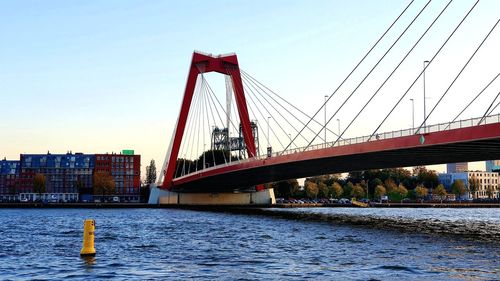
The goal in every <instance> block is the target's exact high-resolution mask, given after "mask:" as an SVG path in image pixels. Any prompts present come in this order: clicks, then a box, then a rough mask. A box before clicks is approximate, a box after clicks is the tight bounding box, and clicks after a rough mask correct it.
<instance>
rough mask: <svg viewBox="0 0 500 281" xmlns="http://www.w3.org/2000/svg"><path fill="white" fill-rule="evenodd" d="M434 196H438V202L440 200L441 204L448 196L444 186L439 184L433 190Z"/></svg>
mask: <svg viewBox="0 0 500 281" xmlns="http://www.w3.org/2000/svg"><path fill="white" fill-rule="evenodd" d="M434 194H436V195H437V196H439V198H440V200H441V203H443V197H446V195H447V194H448V193H447V192H446V189H445V188H444V185H442V184H439V185H438V186H437V187H436V188H435V189H434Z"/></svg>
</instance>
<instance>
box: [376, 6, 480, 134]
mask: <svg viewBox="0 0 500 281" xmlns="http://www.w3.org/2000/svg"><path fill="white" fill-rule="evenodd" d="M478 2H479V0H477V1H476V3H474V5H473V6H472V8H471V9H470V10H469V11H468V12H467V14H466V15H465V16H464V17H463V18H462V20H461V21H460V23H459V24H458V25H457V26H456V27H455V29H454V30H453V31H452V33H451V34H450V35H449V36H448V38H446V40H445V41H444V43H443V44H442V45H441V47H440V48H439V49H438V51H437V52H436V53H435V54H434V56H433V57H432V58H431V60H430V61H429V63H427V66H426V67H425V68H424V69H423V70H422V71H421V72H420V74H419V75H418V76H417V78H415V80H414V81H413V83H411V85H410V87H408V89H407V90H406V91H405V92H404V94H403V95H402V96H401V98H400V99H399V100H398V101H397V102H396V104H395V105H394V107H393V108H392V109H391V111H389V113H388V114H387V115H386V116H385V118H384V120H382V122H380V124H379V125H378V126H377V128H376V129H375V131H373V133H372V134H371V135H370V137H369V138H368V139H369V140H370V139H371V138H372V137H373V136H374V135H375V134H376V133H377V131H378V129H380V127H381V126H382V124H384V122H385V121H386V120H387V118H389V116H390V115H391V114H392V112H393V111H394V109H395V108H396V107H397V106H398V105H399V103H401V101H402V100H403V98H404V97H405V96H406V95H407V94H408V92H409V91H410V90H411V88H413V86H414V85H415V83H417V81H418V79H420V76H422V73H424V72H425V70H426V69H427V68H428V67H429V65H430V64H432V62H433V61H434V59H435V58H436V57H437V55H438V54H439V53H440V52H441V50H442V49H443V48H444V46H445V45H446V44H447V43H448V41H449V40H450V38H451V37H452V36H453V35H454V34H455V32H456V31H457V30H458V28H459V27H460V26H461V25H462V23H463V22H464V21H465V19H466V18H467V17H468V16H469V14H470V13H471V12H472V10H473V9H474V8H475V7H476V5H477V3H478Z"/></svg>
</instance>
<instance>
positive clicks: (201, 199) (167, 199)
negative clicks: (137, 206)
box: [148, 187, 276, 205]
mask: <svg viewBox="0 0 500 281" xmlns="http://www.w3.org/2000/svg"><path fill="white" fill-rule="evenodd" d="M148 203H149V204H160V205H267V204H276V199H275V198H274V190H273V189H272V188H270V189H265V190H262V191H256V192H240V193H229V192H227V193H178V192H172V191H168V190H165V189H161V188H158V187H153V188H152V189H151V194H150V196H149V202H148Z"/></svg>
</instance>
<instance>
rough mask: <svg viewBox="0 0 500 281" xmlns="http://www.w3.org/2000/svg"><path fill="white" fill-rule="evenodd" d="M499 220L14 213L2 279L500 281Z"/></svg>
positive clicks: (337, 212) (4, 222) (421, 214)
mask: <svg viewBox="0 0 500 281" xmlns="http://www.w3.org/2000/svg"><path fill="white" fill-rule="evenodd" d="M499 211H500V210H499V209H352V208H315V209H293V210H292V209H290V210H283V209H268V210H265V212H264V213H263V214H264V215H249V214H234V213H223V212H201V211H191V210H177V209H2V210H0V225H1V227H0V237H1V238H0V243H1V244H0V279H2V280H31V279H39V280H61V279H65V280H70V279H74V280H81V279H87V280H102V279H113V280H124V279H126V280H165V279H169V280H185V279H188V278H191V279H198V280H213V279H220V280H269V279H280V280H303V279H314V280H450V279H451V280H500V236H499V235H498V234H499V233H500V232H499V229H500V214H499ZM85 218H94V219H95V220H96V231H95V235H96V241H95V244H96V250H97V255H96V257H95V258H93V259H82V258H80V256H79V252H80V249H81V242H82V230H83V220H84V219H85ZM391 224H392V226H393V227H391ZM448 226H450V227H448ZM429 229H430V230H429ZM453 229H457V231H455V232H454V230H453ZM483 236H484V237H486V238H481V237H483Z"/></svg>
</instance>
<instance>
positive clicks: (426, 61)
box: [423, 60, 429, 133]
mask: <svg viewBox="0 0 500 281" xmlns="http://www.w3.org/2000/svg"><path fill="white" fill-rule="evenodd" d="M428 63H429V61H428V60H425V61H424V73H423V74H424V133H425V130H426V128H425V127H426V119H427V114H426V113H425V69H427V66H426V65H425V64H428Z"/></svg>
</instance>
